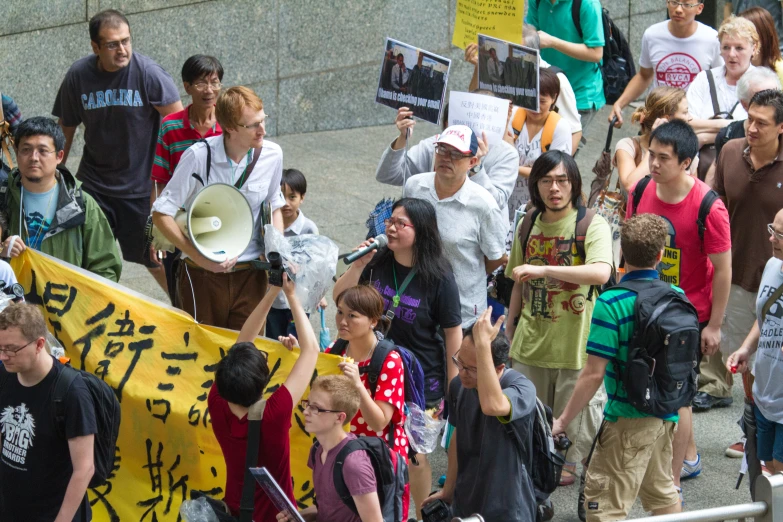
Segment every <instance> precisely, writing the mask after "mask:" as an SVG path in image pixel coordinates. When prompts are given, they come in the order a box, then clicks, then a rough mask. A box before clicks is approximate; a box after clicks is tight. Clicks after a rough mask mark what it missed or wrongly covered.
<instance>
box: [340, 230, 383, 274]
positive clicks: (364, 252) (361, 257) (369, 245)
mask: <svg viewBox="0 0 783 522" xmlns="http://www.w3.org/2000/svg"><path fill="white" fill-rule="evenodd" d="M388 242H389V240H388V239H387V238H386V234H380V235H378V236H376V237H374V238H372V239H369V240H367V241H365V242H364V243H362V244H361V245H359V246H358V248H357V250H354V252H353V253H352V254H349V255H348V256H346V257H345V259H344V262H345V264H346V265H350V264H351V263H353V262H354V261H357V260H358V263H357V264H356V266H357V267H363V266H366V265H367V263H369V262H370V260H372V257H373V256H374V255H375V252H374V251H375V250H379V249H381V248H383V247H385V246H386V244H387V243H388ZM368 254H369V255H368Z"/></svg>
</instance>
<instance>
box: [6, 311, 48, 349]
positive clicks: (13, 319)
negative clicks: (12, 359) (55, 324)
mask: <svg viewBox="0 0 783 522" xmlns="http://www.w3.org/2000/svg"><path fill="white" fill-rule="evenodd" d="M9 328H19V330H20V331H21V332H22V336H23V337H24V338H25V340H26V341H30V342H32V341H35V340H36V339H38V338H39V337H43V338H44V339H46V335H47V333H48V330H47V329H46V321H45V320H44V316H43V314H42V313H41V310H39V309H38V307H37V306H35V305H31V304H27V303H11V304H10V305H8V306H7V307H6V308H5V309H4V310H3V311H2V312H0V330H8V329H9Z"/></svg>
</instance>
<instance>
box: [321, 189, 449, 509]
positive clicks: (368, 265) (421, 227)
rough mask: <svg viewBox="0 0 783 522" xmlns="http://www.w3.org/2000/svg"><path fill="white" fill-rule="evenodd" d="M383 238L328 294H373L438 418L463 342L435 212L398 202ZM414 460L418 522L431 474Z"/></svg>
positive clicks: (422, 204) (424, 204) (417, 202)
mask: <svg viewBox="0 0 783 522" xmlns="http://www.w3.org/2000/svg"><path fill="white" fill-rule="evenodd" d="M386 236H387V237H388V239H389V243H388V246H386V247H383V248H381V249H380V250H379V251H377V252H376V251H373V252H370V253H369V254H367V255H365V256H364V257H361V258H360V259H357V260H356V261H355V262H354V263H353V264H351V266H350V268H349V269H348V271H347V272H345V274H343V276H342V277H340V279H339V280H338V281H337V283H336V284H335V286H334V291H333V295H334V298H335V299H336V298H337V296H339V295H340V294H341V293H342V292H343V291H344V290H346V289H348V288H351V287H353V286H356V285H357V284H362V283H366V284H370V285H372V286H373V287H375V289H376V290H378V292H379V293H380V294H381V296H382V297H383V301H384V313H385V314H386V315H387V316H388V317H390V318H392V321H391V327H390V329H389V331H388V333H387V337H389V338H390V339H391V340H392V341H394V343H395V344H397V345H399V346H404V347H405V348H407V349H408V350H410V351H411V352H412V353H413V354H414V355H415V356H416V358H417V359H418V360H419V363H420V364H421V366H422V369H423V370H424V391H425V396H426V399H427V408H428V412H430V413H431V414H438V413H439V410H440V406H441V401H442V399H443V397H444V396H445V394H446V387H447V383H448V382H449V381H450V380H451V379H452V378H454V377H456V376H457V372H456V368H455V367H454V366H453V365H451V364H447V361H449V360H450V358H451V356H453V355H454V354H456V353H457V350H459V346H460V344H461V342H462V329H461V324H462V319H461V317H460V302H459V290H458V288H457V282H456V280H455V279H454V273H453V272H452V270H451V265H450V264H449V262H448V259H447V258H446V256H445V253H444V250H443V243H442V242H441V238H440V233H439V232H438V219H437V215H436V214H435V208H434V207H433V206H432V204H431V203H429V202H428V201H424V200H422V199H415V198H403V199H400V200H399V201H397V202H395V203H394V205H393V207H392V216H391V218H390V219H387V220H386ZM370 241H372V240H370ZM367 244H369V242H364V243H362V244H361V245H359V247H358V248H361V247H363V246H365V245H367ZM417 460H418V462H419V464H418V465H411V467H410V480H411V493H412V496H413V500H414V502H416V509H417V515H418V517H419V520H420V519H421V512H420V511H421V508H420V506H421V502H422V501H423V500H424V499H425V498H426V497H427V496H428V495H429V493H430V490H431V487H432V471H431V468H430V464H429V462H428V460H427V459H426V456H424V455H419V456H418V457H417Z"/></svg>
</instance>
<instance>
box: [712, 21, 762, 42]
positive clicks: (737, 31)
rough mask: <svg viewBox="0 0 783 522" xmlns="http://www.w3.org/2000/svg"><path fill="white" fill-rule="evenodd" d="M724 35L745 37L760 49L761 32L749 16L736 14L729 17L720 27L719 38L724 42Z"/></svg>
mask: <svg viewBox="0 0 783 522" xmlns="http://www.w3.org/2000/svg"><path fill="white" fill-rule="evenodd" d="M724 36H735V37H737V38H744V39H745V40H747V41H749V42H750V44H751V45H752V46H754V47H755V48H756V51H758V49H759V33H758V31H756V26H755V25H753V22H751V21H750V20H748V19H747V18H743V17H741V16H734V15H732V16H730V17H728V18H727V19H726V20H725V21H724V22H723V23H722V24H720V28H719V29H718V40H719V41H721V42H722V41H723V37H724Z"/></svg>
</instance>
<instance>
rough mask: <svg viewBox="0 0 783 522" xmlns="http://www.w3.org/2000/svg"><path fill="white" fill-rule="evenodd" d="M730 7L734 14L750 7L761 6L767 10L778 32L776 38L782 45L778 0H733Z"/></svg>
mask: <svg viewBox="0 0 783 522" xmlns="http://www.w3.org/2000/svg"><path fill="white" fill-rule="evenodd" d="M732 7H734V14H735V15H739V14H740V13H741V12H743V11H746V10H748V9H750V8H751V7H763V8H764V9H766V10H767V11H769V14H771V15H772V19H773V20H775V30H776V31H777V32H778V39H779V40H781V41H780V44H781V45H783V10H781V7H780V0H733V2H732Z"/></svg>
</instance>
